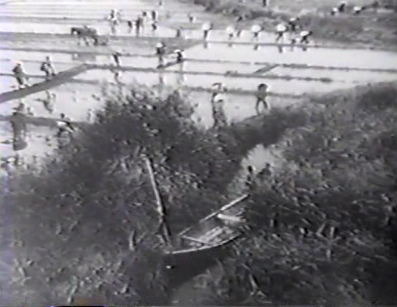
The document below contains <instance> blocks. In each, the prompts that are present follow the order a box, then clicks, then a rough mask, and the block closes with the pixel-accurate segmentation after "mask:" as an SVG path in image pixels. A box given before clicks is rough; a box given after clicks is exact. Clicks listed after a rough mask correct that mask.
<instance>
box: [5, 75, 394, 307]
mask: <svg viewBox="0 0 397 307" xmlns="http://www.w3.org/2000/svg"><path fill="white" fill-rule="evenodd" d="M396 94H397V86H396V85H395V84H390V83H384V84H379V85H374V86H369V87H368V86H367V87H363V88H357V89H353V90H351V91H346V92H343V91H341V92H337V93H333V94H330V95H328V96H322V97H312V98H310V99H309V98H308V101H307V103H306V105H305V106H304V107H302V108H299V109H291V110H274V111H272V112H271V113H270V114H267V115H264V116H262V117H256V118H253V119H249V120H246V121H244V122H242V123H236V124H233V125H232V126H230V127H226V128H223V129H210V130H205V129H204V128H202V127H200V126H199V125H198V124H197V123H196V122H194V121H193V120H192V119H191V114H192V112H194V109H192V108H191V107H190V104H189V103H188V102H187V101H188V100H187V99H186V98H185V97H184V96H183V95H180V94H178V93H175V92H174V93H171V94H170V95H168V96H166V97H165V98H161V99H159V98H156V96H155V95H153V94H151V93H150V92H142V91H141V90H140V91H136V90H132V91H130V92H129V93H128V94H127V95H125V94H118V93H104V99H106V101H107V105H106V107H105V108H104V109H103V110H102V111H100V112H99V113H98V114H97V121H96V122H95V123H94V124H93V125H92V126H91V127H89V128H87V129H84V131H81V133H80V134H79V135H78V136H77V137H76V139H75V140H74V141H73V142H72V144H71V146H69V147H68V148H67V149H65V150H62V151H60V152H58V154H57V155H56V156H54V157H52V158H48V161H47V163H46V164H45V166H44V168H42V169H36V170H34V171H32V170H29V171H26V172H21V173H20V174H18V175H14V176H11V177H9V178H7V179H3V181H2V217H3V219H2V220H1V224H0V227H1V233H2V238H1V247H2V248H1V253H2V263H1V266H0V268H1V272H2V274H1V278H2V279H3V278H4V279H3V280H2V282H1V287H2V288H1V291H2V292H1V299H2V303H4V304H28V302H29V303H30V304H32V303H33V302H34V303H37V304H44V305H45V304H49V303H50V304H54V302H57V303H59V304H65V303H68V299H69V300H70V301H73V300H74V299H76V298H79V297H91V298H93V302H101V303H103V302H107V303H111V304H115V305H117V304H118V305H126V304H129V305H131V304H134V305H138V304H141V305H164V304H169V303H170V302H171V297H170V296H174V295H175V297H173V299H174V300H176V301H178V300H179V303H178V304H181V305H183V304H193V305H215V304H219V305H226V304H232V305H252V304H255V305H262V304H264V303H268V302H270V303H272V304H277V303H280V304H329V305H340V304H362V303H371V304H372V303H374V304H390V303H391V302H393V301H395V300H396V297H395V288H396V285H395V282H394V281H395V278H394V276H395V274H396V272H397V267H396V266H395V262H396V261H395V260H396V259H395V256H396V255H395V250H396V249H395V244H396V242H394V241H393V238H394V237H395V236H394V234H395V232H394V230H395V228H394V227H395V222H394V218H395V216H394V214H395V211H394V210H395V204H396V203H397V199H396V198H397V193H396V190H397V189H396V187H397V177H396V174H397V164H396V161H397V146H396V142H397V141H396V135H395V131H397V126H396V122H397V121H396V117H397V100H396V97H397V95H396ZM276 143H277V145H276V146H277V147H278V149H280V150H281V151H282V152H283V157H284V164H282V165H281V166H279V167H278V169H277V170H276V171H275V173H274V175H273V177H272V178H271V179H266V180H264V181H259V182H258V183H257V187H256V189H255V190H254V191H253V196H252V199H251V203H252V204H251V206H250V210H249V219H250V221H251V222H252V223H253V224H254V226H255V227H254V232H253V233H252V234H251V235H250V236H249V237H246V238H245V239H243V240H241V241H238V242H237V243H236V244H235V245H234V246H233V253H232V255H231V256H230V257H228V258H227V259H223V260H222V259H220V265H219V266H217V267H216V268H214V269H212V270H209V272H210V273H211V272H214V271H215V273H214V274H213V275H212V276H210V275H205V276H199V278H198V279H195V280H194V281H193V285H194V287H193V286H191V287H188V288H182V289H181V291H182V292H184V293H181V292H179V293H178V291H177V292H176V293H175V292H173V291H172V289H170V288H169V284H168V283H167V276H166V275H165V274H163V273H164V271H163V268H162V267H161V261H160V257H159V250H158V248H156V246H157V247H159V246H160V244H161V238H159V234H160V233H159V231H158V213H157V211H156V203H155V198H154V195H153V191H152V188H151V186H150V181H149V180H148V178H149V176H148V172H147V169H146V167H145V163H144V162H145V157H147V158H149V159H150V161H151V163H152V165H153V169H154V171H155V177H156V181H157V183H158V188H159V191H160V194H161V197H162V200H163V203H164V205H165V206H166V208H167V209H168V210H167V217H168V219H167V222H168V223H169V225H170V226H171V232H172V234H175V233H176V232H178V231H180V230H181V229H183V228H184V227H186V226H189V225H191V224H192V223H193V222H195V221H197V220H198V219H199V218H201V217H203V216H204V215H206V214H208V213H209V212H210V211H212V210H213V209H215V208H218V207H219V206H220V205H221V204H224V203H225V202H226V201H227V200H229V198H228V195H227V193H226V191H227V186H228V184H229V183H230V182H231V181H232V180H233V177H234V176H235V174H236V173H237V172H239V170H240V162H241V160H242V159H243V158H244V157H245V156H246V155H247V154H248V153H249V152H250V150H251V149H253V148H254V147H255V146H256V145H258V144H264V145H265V146H269V145H271V144H276ZM220 268H223V270H222V269H220ZM214 276H215V277H214ZM203 283H205V287H204V289H203V290H197V289H199V287H195V286H200V285H203ZM198 284H199V285H198ZM313 289H314V290H315V291H313ZM181 297H182V298H181ZM187 298H188V299H189V300H187ZM72 299H73V300H72ZM191 299H193V301H192V300H191Z"/></svg>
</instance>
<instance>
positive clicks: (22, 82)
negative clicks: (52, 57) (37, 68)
mask: <svg viewBox="0 0 397 307" xmlns="http://www.w3.org/2000/svg"><path fill="white" fill-rule="evenodd" d="M12 72H13V74H14V77H15V79H16V80H17V83H18V89H21V88H23V87H25V86H29V84H28V82H27V80H26V74H25V71H24V69H23V67H22V63H20V62H18V63H16V65H15V66H14V68H13V69H12Z"/></svg>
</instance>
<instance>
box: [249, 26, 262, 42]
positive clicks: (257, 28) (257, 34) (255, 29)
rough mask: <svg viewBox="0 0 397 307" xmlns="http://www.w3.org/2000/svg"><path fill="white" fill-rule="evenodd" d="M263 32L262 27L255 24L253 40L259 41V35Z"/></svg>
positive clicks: (252, 29)
mask: <svg viewBox="0 0 397 307" xmlns="http://www.w3.org/2000/svg"><path fill="white" fill-rule="evenodd" d="M261 31H262V27H261V26H260V25H258V24H255V25H253V26H252V27H251V32H252V38H253V39H254V40H258V39H259V34H260V33H261Z"/></svg>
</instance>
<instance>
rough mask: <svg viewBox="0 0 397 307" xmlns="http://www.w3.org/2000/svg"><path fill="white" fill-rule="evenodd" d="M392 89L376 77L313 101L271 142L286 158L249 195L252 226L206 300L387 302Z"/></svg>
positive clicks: (392, 268) (395, 151) (396, 89)
mask: <svg viewBox="0 0 397 307" xmlns="http://www.w3.org/2000/svg"><path fill="white" fill-rule="evenodd" d="M396 94H397V85H396V84H379V85H376V86H372V87H369V88H368V87H366V88H358V89H354V90H352V91H350V92H347V93H341V92H338V93H337V95H330V96H328V97H323V98H322V99H321V102H322V103H323V104H322V105H319V102H320V100H319V99H313V100H312V102H313V103H312V104H309V105H308V106H307V107H306V111H307V123H306V125H304V126H303V127H301V128H297V129H296V130H295V131H292V132H291V133H289V134H288V135H287V136H285V138H284V140H283V142H281V143H280V144H278V146H279V147H280V148H281V149H282V150H283V152H284V157H285V160H286V162H285V164H284V165H283V166H282V167H281V168H280V170H279V171H278V172H277V173H276V174H274V177H273V178H272V180H270V181H266V182H262V183H261V184H259V185H258V186H257V188H256V190H255V191H254V193H253V197H252V200H251V202H252V204H251V209H252V210H250V211H251V212H250V215H251V221H252V222H254V224H255V225H256V227H255V229H256V232H255V233H254V234H253V236H252V237H249V238H246V239H245V240H242V241H240V242H238V243H237V244H236V246H235V247H234V249H235V252H234V255H233V256H232V257H230V258H228V259H226V260H225V261H223V266H224V267H225V269H224V271H223V278H222V274H219V268H217V269H216V270H218V273H217V274H216V275H217V278H218V279H219V280H218V284H216V285H213V289H214V290H213V291H212V292H210V294H209V293H206V295H205V296H204V295H203V299H204V302H205V303H206V304H211V305H213V304H222V302H223V303H224V302H228V303H229V304H234V305H236V304H247V305H248V304H255V305H262V304H265V303H266V302H269V301H270V302H271V303H272V304H299V305H303V304H304V305H309V304H321V305H332V306H334V305H350V304H354V305H356V304H379V305H382V304H383V305H387V304H392V302H395V301H396V299H397V297H396V294H395V289H396V287H397V285H396V283H395V277H394V276H395V275H396V273H397V265H396V256H397V255H396V253H395V251H396V250H397V249H396V247H397V245H396V243H397V242H396V241H395V231H396V228H395V227H396V222H395V219H396V216H395V209H396V203H397V189H396V187H397V176H396V174H397V162H396V161H397V146H396V144H397V136H396V131H397V124H396V119H397V98H396V97H397V95H396ZM236 270H237V271H238V272H239V274H236V273H235V271H236ZM219 275H221V277H219ZM212 279H214V278H212ZM236 279H238V280H237V281H236ZM204 280H206V282H209V280H208V278H207V279H205V278H204ZM232 280H233V283H231V281H232ZM236 290H238V291H236ZM236 294H238V295H236ZM204 302H203V304H204ZM197 304H202V302H201V301H200V300H198V302H197Z"/></svg>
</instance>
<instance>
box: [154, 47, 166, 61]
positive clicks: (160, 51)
mask: <svg viewBox="0 0 397 307" xmlns="http://www.w3.org/2000/svg"><path fill="white" fill-rule="evenodd" d="M165 48H166V47H165V44H164V43H163V42H158V43H157V44H156V55H157V57H158V59H159V65H158V67H163V66H164V56H165Z"/></svg>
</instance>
